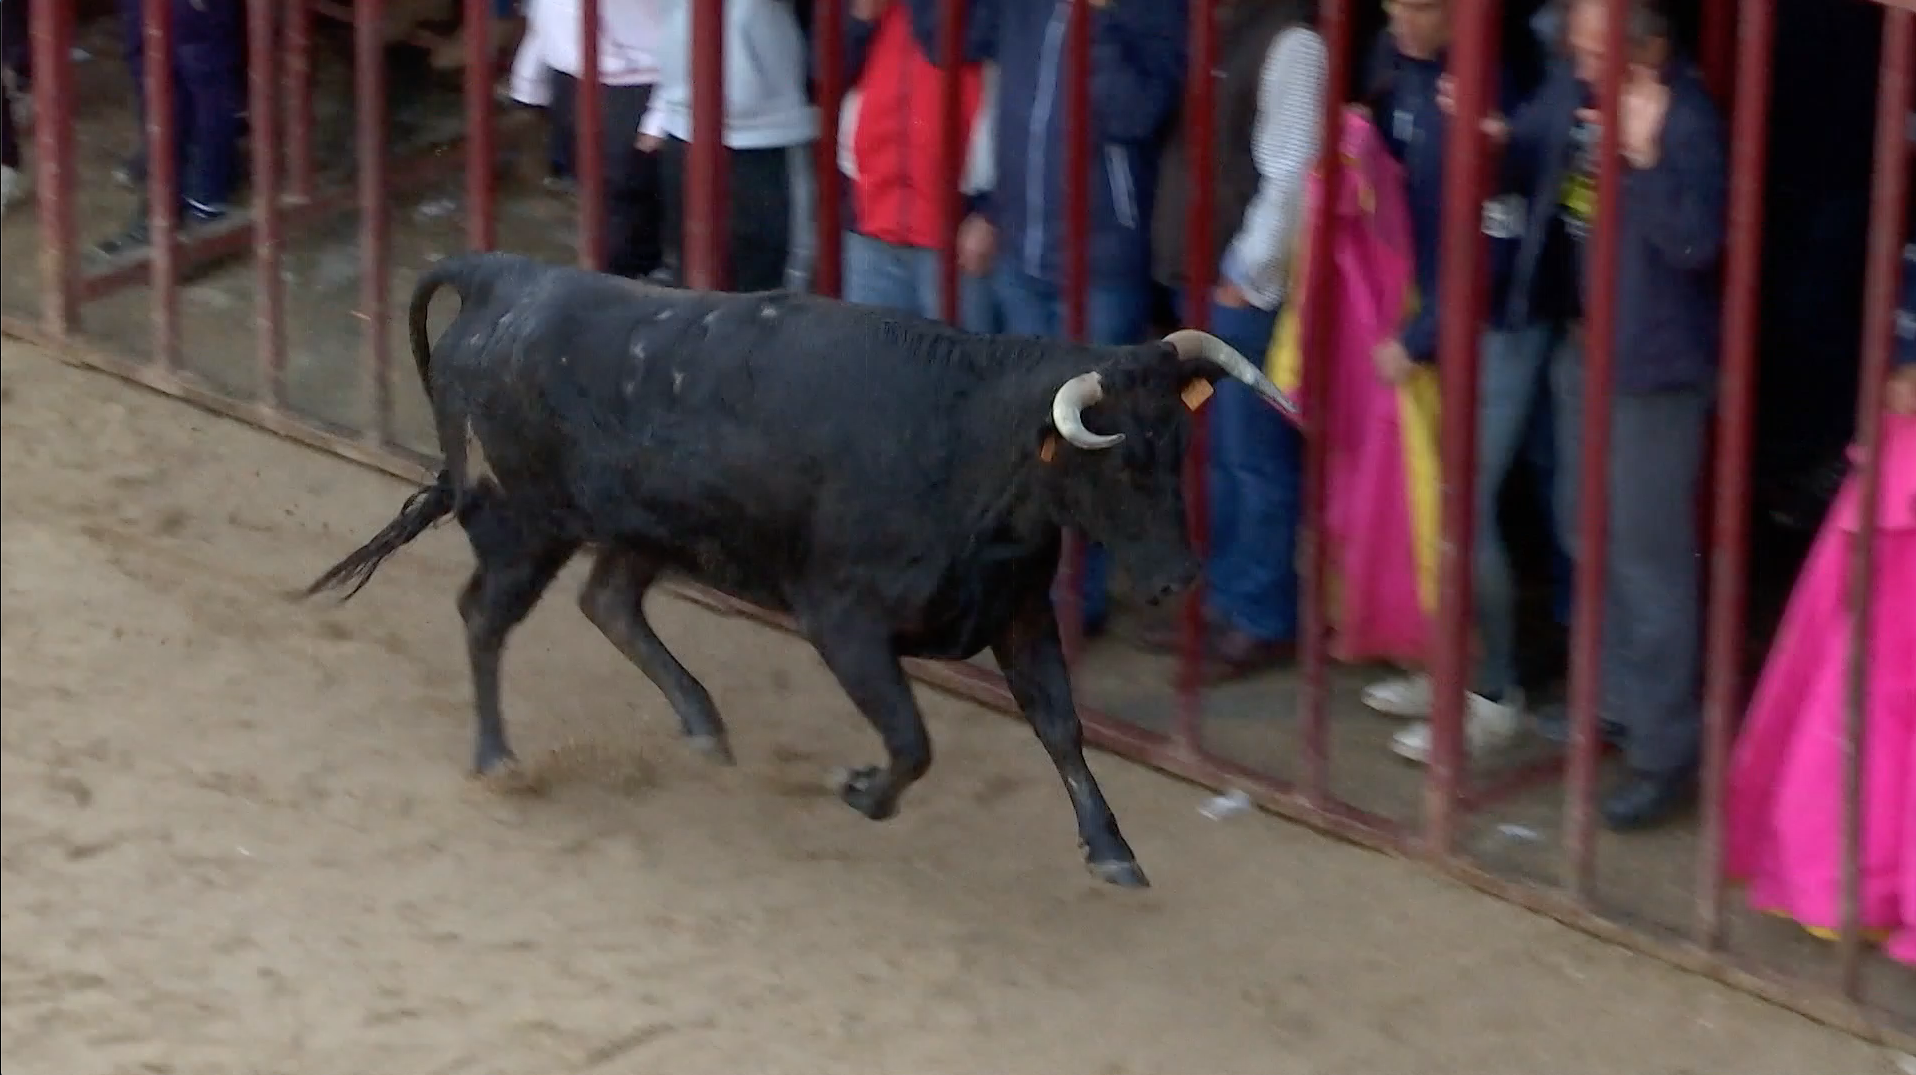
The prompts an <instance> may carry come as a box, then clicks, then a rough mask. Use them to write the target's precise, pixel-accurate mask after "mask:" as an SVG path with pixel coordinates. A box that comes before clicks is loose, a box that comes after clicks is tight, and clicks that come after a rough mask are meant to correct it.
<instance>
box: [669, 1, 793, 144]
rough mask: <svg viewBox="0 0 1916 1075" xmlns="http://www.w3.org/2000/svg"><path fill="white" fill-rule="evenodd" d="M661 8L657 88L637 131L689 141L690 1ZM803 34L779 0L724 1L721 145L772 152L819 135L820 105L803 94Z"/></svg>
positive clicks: (690, 120) (690, 87)
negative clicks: (723, 126) (723, 88)
mask: <svg viewBox="0 0 1916 1075" xmlns="http://www.w3.org/2000/svg"><path fill="white" fill-rule="evenodd" d="M657 2H658V3H659V4H660V5H661V6H662V7H663V8H664V9H665V21H664V24H663V29H662V32H661V34H660V38H659V42H660V44H659V50H658V61H659V88H658V90H657V91H656V92H654V93H653V94H652V104H651V107H649V108H647V109H646V111H645V118H644V119H642V120H640V121H639V130H640V132H641V133H643V134H649V135H653V136H656V137H666V136H668V135H669V136H671V137H673V138H677V139H679V140H680V141H683V142H689V141H691V140H692V10H691V8H692V5H691V4H690V3H688V2H687V0H657ZM805 71H806V50H805V36H804V34H803V33H801V32H800V31H799V28H798V16H797V14H795V13H794V12H793V11H792V5H791V4H790V3H787V2H785V0H726V3H725V145H726V146H727V147H728V148H730V149H772V148H778V147H785V146H796V145H803V144H805V143H807V142H810V141H812V140H813V139H815V138H817V137H818V109H817V108H816V107H814V106H813V105H812V103H811V102H810V101H809V100H807V99H806V97H805Z"/></svg>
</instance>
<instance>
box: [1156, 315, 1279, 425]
mask: <svg viewBox="0 0 1916 1075" xmlns="http://www.w3.org/2000/svg"><path fill="white" fill-rule="evenodd" d="M1164 342H1165V343H1168V344H1170V345H1171V346H1172V347H1174V348H1176V349H1177V352H1178V357H1179V358H1182V359H1184V360H1185V361H1186V362H1190V361H1192V360H1194V359H1203V360H1204V361H1206V362H1209V363H1211V364H1212V365H1214V366H1216V367H1217V368H1219V369H1221V370H1223V371H1224V372H1225V373H1227V374H1230V375H1231V376H1232V377H1233V378H1235V379H1237V380H1240V381H1243V382H1244V383H1245V384H1247V385H1250V386H1251V391H1253V392H1256V393H1257V394H1258V395H1260V396H1263V397H1264V398H1265V399H1266V400H1269V401H1270V402H1271V403H1272V404H1273V405H1275V406H1277V407H1278V408H1279V409H1281V410H1285V411H1294V410H1296V408H1297V405H1296V404H1295V403H1294V402H1292V400H1291V398H1290V397H1289V396H1287V395H1285V394H1284V390H1283V389H1281V388H1279V387H1277V386H1276V385H1275V384H1272V383H1271V379H1270V378H1269V377H1266V376H1264V371H1263V370H1260V369H1258V368H1257V367H1256V366H1255V365H1253V364H1252V363H1251V360H1250V359H1248V358H1245V357H1244V356H1243V355H1241V354H1239V353H1238V351H1237V348H1235V347H1232V346H1231V345H1230V344H1228V343H1225V342H1224V341H1223V340H1220V339H1218V338H1217V337H1216V336H1213V335H1211V334H1210V333H1208V332H1199V331H1198V330H1197V329H1194V328H1181V329H1178V330H1177V331H1176V332H1173V333H1171V334H1170V335H1169V336H1166V337H1165V338H1164Z"/></svg>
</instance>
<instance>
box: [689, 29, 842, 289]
mask: <svg viewBox="0 0 1916 1075" xmlns="http://www.w3.org/2000/svg"><path fill="white" fill-rule="evenodd" d="M836 159H837V158H836V157H834V158H833V160H834V161H836ZM730 179H731V170H730V168H729V167H728V166H727V161H726V155H725V0H692V144H691V145H690V146H688V147H686V155H685V200H684V204H685V222H684V232H683V234H684V240H683V243H684V246H685V249H684V251H683V252H682V253H681V254H680V257H682V258H684V259H685V266H684V269H685V280H686V282H687V283H688V284H690V285H691V286H693V287H696V288H703V289H706V290H708V291H716V290H720V289H722V288H724V287H725V283H726V279H727V276H728V272H727V266H726V260H727V259H726V257H725V242H726V235H727V234H728V233H729V231H730V230H731V229H730V228H728V227H727V222H726V213H727V212H728V211H729V210H730V208H731V204H732V201H731V197H730V194H729V191H728V190H727V189H726V188H727V187H728V185H729V180H730Z"/></svg>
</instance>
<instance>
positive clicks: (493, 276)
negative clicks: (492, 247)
mask: <svg viewBox="0 0 1916 1075" xmlns="http://www.w3.org/2000/svg"><path fill="white" fill-rule="evenodd" d="M529 264H532V262H530V261H529V260H528V259H526V258H523V257H520V256H519V255H517V254H505V253H498V252H480V253H472V254H456V255H454V256H452V257H449V258H441V259H440V260H439V262H438V263H437V264H435V265H434V266H433V267H432V268H430V269H427V270H426V271H425V272H424V273H422V274H420V277H419V282H418V283H416V284H414V285H413V289H412V303H411V305H410V306H409V307H408V308H407V311H406V328H407V334H408V335H409V336H410V337H411V338H412V358H413V361H414V362H416V363H418V365H419V386H420V387H421V388H423V389H425V390H426V398H428V399H431V398H432V378H431V376H430V373H431V369H432V338H431V337H430V336H429V335H427V332H426V311H427V310H428V309H430V308H431V306H432V300H433V296H435V295H437V294H439V291H440V289H441V288H447V287H450V288H452V290H453V293H454V294H456V295H458V296H459V301H460V303H461V304H462V305H463V304H466V303H470V302H475V301H477V302H484V301H486V300H487V299H488V298H490V297H491V294H492V287H493V284H494V282H495V281H497V280H498V278H499V276H500V275H501V274H502V273H503V272H505V271H508V270H512V269H523V268H524V267H525V266H527V265H529Z"/></svg>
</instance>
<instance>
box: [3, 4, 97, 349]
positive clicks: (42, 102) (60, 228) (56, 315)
mask: <svg viewBox="0 0 1916 1075" xmlns="http://www.w3.org/2000/svg"><path fill="white" fill-rule="evenodd" d="M8 2H9V3H18V2H19V0H8ZM32 4H33V7H32V10H31V11H30V12H29V13H28V18H29V20H30V22H31V27H30V28H31V31H32V35H33V72H34V76H35V77H34V98H35V105H36V108H37V110H38V115H37V117H36V119H35V122H34V124H33V167H34V188H35V189H36V190H37V191H38V195H37V197H36V199H35V201H36V202H37V208H38V210H39V217H40V319H41V321H42V323H44V324H45V325H46V327H47V331H49V332H51V333H53V334H54V335H56V336H67V335H70V334H72V333H74V332H77V331H79V328H80V288H79V284H80V262H79V257H78V254H77V253H76V251H75V249H74V247H75V246H76V245H77V241H78V240H77V236H76V233H75V228H74V206H73V198H74V186H75V185H76V184H77V183H78V182H79V172H78V171H76V170H75V168H74V160H73V127H74V122H73V119H74V116H73V106H74V96H73V20H74V14H73V5H72V4H71V3H70V2H68V0H32Z"/></svg>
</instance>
